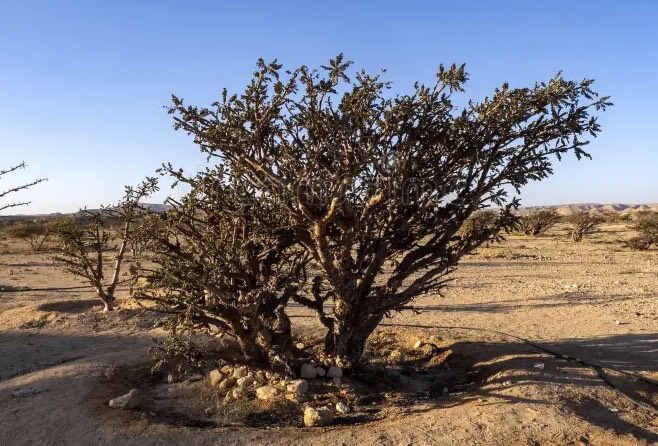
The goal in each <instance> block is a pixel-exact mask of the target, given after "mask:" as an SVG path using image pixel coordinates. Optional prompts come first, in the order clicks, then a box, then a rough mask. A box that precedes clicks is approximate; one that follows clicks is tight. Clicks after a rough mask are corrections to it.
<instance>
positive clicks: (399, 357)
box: [389, 348, 407, 363]
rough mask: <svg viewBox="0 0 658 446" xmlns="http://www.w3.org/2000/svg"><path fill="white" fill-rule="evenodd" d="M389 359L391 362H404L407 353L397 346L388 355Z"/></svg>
mask: <svg viewBox="0 0 658 446" xmlns="http://www.w3.org/2000/svg"><path fill="white" fill-rule="evenodd" d="M389 359H390V360H391V361H392V362H397V363H400V362H404V361H405V360H406V359H407V355H406V354H405V353H404V350H402V349H401V348H397V349H395V350H393V351H392V352H391V355H390V356H389Z"/></svg>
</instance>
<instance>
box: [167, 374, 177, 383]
mask: <svg viewBox="0 0 658 446" xmlns="http://www.w3.org/2000/svg"><path fill="white" fill-rule="evenodd" d="M177 382H178V376H176V375H175V374H174V373H170V374H168V375H167V384H174V383H177Z"/></svg>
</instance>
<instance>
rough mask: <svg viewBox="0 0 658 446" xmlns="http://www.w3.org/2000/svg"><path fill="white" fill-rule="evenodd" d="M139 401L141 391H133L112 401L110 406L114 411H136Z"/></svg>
mask: <svg viewBox="0 0 658 446" xmlns="http://www.w3.org/2000/svg"><path fill="white" fill-rule="evenodd" d="M139 401H140V396H139V390H137V389H132V390H131V391H130V392H128V393H126V394H125V395H121V396H118V397H116V398H113V399H111V400H110V402H109V405H110V407H112V408H114V409H134V408H135V407H137V406H138V405H139Z"/></svg>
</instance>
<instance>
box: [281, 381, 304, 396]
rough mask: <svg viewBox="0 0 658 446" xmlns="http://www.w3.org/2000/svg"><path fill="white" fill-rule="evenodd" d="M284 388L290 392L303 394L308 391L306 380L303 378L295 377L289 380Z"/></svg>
mask: <svg viewBox="0 0 658 446" xmlns="http://www.w3.org/2000/svg"><path fill="white" fill-rule="evenodd" d="M286 390H287V391H288V392H290V393H299V394H304V393H306V392H308V381H305V380H303V379H296V380H294V381H290V383H288V385H287V386H286Z"/></svg>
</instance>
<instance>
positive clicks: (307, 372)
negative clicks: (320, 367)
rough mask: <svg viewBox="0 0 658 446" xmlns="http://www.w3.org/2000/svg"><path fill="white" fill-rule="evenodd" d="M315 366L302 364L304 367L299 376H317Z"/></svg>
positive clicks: (308, 377) (310, 377)
mask: <svg viewBox="0 0 658 446" xmlns="http://www.w3.org/2000/svg"><path fill="white" fill-rule="evenodd" d="M317 373H318V372H317V370H316V369H315V366H313V365H311V364H302V369H301V370H300V372H299V377H300V378H302V379H313V378H315V377H316V376H317Z"/></svg>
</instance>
